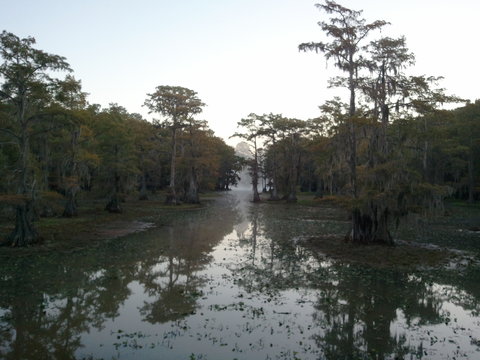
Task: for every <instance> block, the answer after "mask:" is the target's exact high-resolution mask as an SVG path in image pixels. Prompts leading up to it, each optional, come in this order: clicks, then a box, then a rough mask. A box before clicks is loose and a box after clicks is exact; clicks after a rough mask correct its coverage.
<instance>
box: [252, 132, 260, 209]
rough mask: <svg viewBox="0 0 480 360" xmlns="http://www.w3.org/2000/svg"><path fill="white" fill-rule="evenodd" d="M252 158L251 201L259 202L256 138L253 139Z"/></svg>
mask: <svg viewBox="0 0 480 360" xmlns="http://www.w3.org/2000/svg"><path fill="white" fill-rule="evenodd" d="M254 151H255V153H254V158H253V169H252V188H253V202H260V195H259V193H258V154H257V140H256V139H255V140H254Z"/></svg>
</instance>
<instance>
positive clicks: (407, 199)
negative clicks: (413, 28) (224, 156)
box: [234, 0, 480, 244]
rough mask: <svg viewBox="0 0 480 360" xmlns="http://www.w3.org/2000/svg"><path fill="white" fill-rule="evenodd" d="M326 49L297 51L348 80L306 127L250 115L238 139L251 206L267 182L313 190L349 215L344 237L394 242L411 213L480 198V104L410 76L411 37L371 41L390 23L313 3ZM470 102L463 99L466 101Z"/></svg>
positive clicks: (291, 194) (283, 189) (277, 189)
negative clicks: (244, 152)
mask: <svg viewBox="0 0 480 360" xmlns="http://www.w3.org/2000/svg"><path fill="white" fill-rule="evenodd" d="M316 6H317V8H318V9H319V10H321V11H322V12H323V13H324V14H325V15H326V16H325V18H324V19H323V20H322V21H320V22H319V26H320V27H321V30H322V32H323V34H324V35H325V36H324V37H325V41H324V42H310V43H303V44H300V45H299V50H300V51H315V52H317V53H321V54H323V55H324V56H325V59H326V61H329V62H333V64H334V65H335V66H336V67H337V68H338V69H339V70H340V73H343V74H344V76H338V77H335V78H332V79H330V83H329V85H330V86H331V87H340V88H345V89H346V90H347V94H348V103H344V102H343V101H342V99H340V98H334V99H332V100H329V101H327V102H326V103H325V104H323V105H322V106H320V110H321V115H320V116H319V117H318V118H315V119H311V120H308V121H302V120H299V119H291V118H287V117H284V116H282V115H281V114H263V115H257V114H250V115H249V116H248V117H247V118H245V119H242V120H241V121H239V122H238V127H239V132H238V133H236V134H235V135H234V136H237V137H240V138H242V139H244V140H245V141H246V142H248V143H249V144H250V146H251V149H252V154H254V155H253V156H252V159H251V160H250V172H251V174H252V179H253V184H254V185H253V188H254V196H253V201H260V197H259V196H258V194H257V193H256V187H257V185H258V184H260V183H261V185H262V186H261V187H262V188H263V190H264V191H269V192H270V199H271V200H278V199H285V200H287V201H290V202H295V201H296V191H297V190H298V189H299V190H301V191H310V192H315V193H316V195H317V196H318V197H323V198H326V199H328V200H331V201H335V202H336V203H339V204H341V205H343V206H345V207H346V208H347V209H348V210H349V212H350V219H351V230H350V231H349V232H348V234H347V235H346V239H347V240H350V241H353V242H355V243H371V242H377V243H384V244H393V243H394V241H393V239H392V237H391V235H390V231H389V228H390V226H391V225H392V224H393V223H395V222H396V221H398V219H399V218H400V217H402V216H404V215H406V214H408V213H410V212H422V211H426V210H429V209H430V210H432V209H441V208H442V206H443V200H444V199H445V198H446V197H448V196H451V197H454V198H457V199H462V200H468V201H469V202H473V201H475V200H478V199H479V197H480V186H479V180H480V100H477V101H475V102H474V103H469V102H467V104H466V105H465V106H462V107H459V108H457V109H455V110H441V105H443V104H446V103H459V102H462V101H463V100H461V99H459V98H457V97H455V96H449V95H447V94H445V92H444V89H442V88H439V87H438V84H439V81H440V80H441V78H439V77H429V76H423V75H422V76H411V75H407V73H406V69H408V68H409V67H411V66H412V65H413V64H414V55H413V54H412V53H411V52H410V51H409V50H408V48H407V47H406V40H405V38H404V37H399V38H390V37H380V38H372V36H371V35H372V34H373V33H374V32H376V31H377V30H379V29H381V28H383V27H384V26H386V25H387V24H388V23H387V22H385V21H375V22H372V23H367V21H366V20H365V19H364V18H363V17H362V12H361V11H355V10H351V9H348V8H345V7H343V6H341V5H339V4H337V3H336V2H334V1H328V0H326V1H324V3H322V4H317V5H316ZM463 102H465V101H463Z"/></svg>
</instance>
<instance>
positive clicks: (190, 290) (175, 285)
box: [0, 197, 238, 359]
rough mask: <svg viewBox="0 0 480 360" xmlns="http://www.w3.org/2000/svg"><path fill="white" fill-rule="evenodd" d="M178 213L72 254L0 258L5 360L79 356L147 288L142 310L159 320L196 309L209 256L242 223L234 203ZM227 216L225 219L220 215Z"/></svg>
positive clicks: (0, 352) (0, 338)
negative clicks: (135, 292)
mask: <svg viewBox="0 0 480 360" xmlns="http://www.w3.org/2000/svg"><path fill="white" fill-rule="evenodd" d="M218 202H219V203H218V204H217V206H215V207H211V208H209V209H206V210H200V211H197V212H195V213H194V212H191V213H188V214H186V213H178V214H176V216H175V218H173V219H171V221H170V220H169V226H168V227H163V228H159V229H155V230H152V231H149V232H148V233H143V234H136V235H133V236H130V237H128V238H124V239H116V240H114V241H110V242H105V243H104V244H100V246H98V247H96V248H94V249H88V250H83V251H78V252H74V253H70V254H68V256H67V255H66V254H48V255H43V256H41V255H40V256H25V257H22V258H9V259H5V261H2V263H0V288H1V289H2V291H0V358H2V359H75V358H76V352H77V351H78V350H79V349H80V348H82V346H83V344H82V336H83V334H85V333H87V332H90V331H91V330H93V329H95V330H97V331H102V330H103V329H104V327H105V324H106V321H107V320H109V319H110V320H113V319H115V318H117V317H118V316H119V315H120V313H121V308H122V306H123V305H124V304H125V301H126V300H127V299H128V298H129V297H130V296H131V295H132V293H131V287H130V284H133V283H137V284H141V285H142V286H143V289H144V292H145V302H144V304H143V305H140V306H139V310H140V314H141V316H143V317H144V320H145V321H147V322H150V323H161V322H166V321H171V320H175V319H178V318H179V317H183V316H186V315H187V314H190V313H191V312H192V311H194V310H195V308H196V301H197V298H198V296H199V295H200V294H201V287H202V286H203V284H204V282H205V279H204V278H203V277H202V275H201V274H200V273H201V271H202V270H203V269H204V268H205V266H206V265H208V264H209V262H210V261H211V257H210V255H209V253H210V252H211V251H212V249H213V247H215V246H216V245H217V244H218V243H219V242H220V241H221V240H222V239H223V237H224V236H225V235H226V234H229V233H231V232H232V230H233V225H234V224H235V222H236V221H237V220H238V219H237V212H236V211H235V206H236V205H237V204H236V203H235V202H231V198H229V197H226V198H225V200H219V201H218ZM220 214H221V216H220Z"/></svg>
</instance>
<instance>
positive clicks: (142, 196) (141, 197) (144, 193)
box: [138, 171, 148, 200]
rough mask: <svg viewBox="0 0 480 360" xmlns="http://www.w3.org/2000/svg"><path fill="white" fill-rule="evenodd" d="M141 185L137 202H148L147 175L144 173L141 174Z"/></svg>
mask: <svg viewBox="0 0 480 360" xmlns="http://www.w3.org/2000/svg"><path fill="white" fill-rule="evenodd" d="M140 181H141V185H140V195H139V197H138V199H139V200H148V193H147V175H146V174H145V171H144V172H143V174H142V179H141V180H140Z"/></svg>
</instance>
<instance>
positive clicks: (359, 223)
mask: <svg viewBox="0 0 480 360" xmlns="http://www.w3.org/2000/svg"><path fill="white" fill-rule="evenodd" d="M345 240H346V241H351V242H353V243H355V244H372V243H377V244H384V245H394V241H393V238H392V236H391V235H390V232H389V231H388V211H387V210H382V211H381V213H380V214H378V210H377V209H373V210H372V211H361V210H360V209H354V210H353V211H352V227H351V230H350V231H349V232H348V234H347V235H346V236H345Z"/></svg>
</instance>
